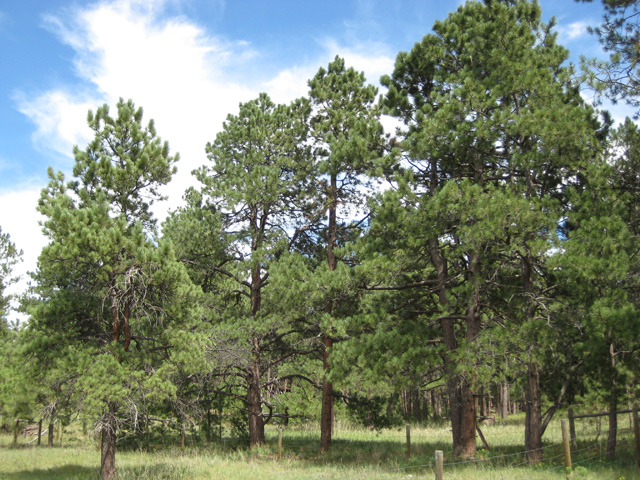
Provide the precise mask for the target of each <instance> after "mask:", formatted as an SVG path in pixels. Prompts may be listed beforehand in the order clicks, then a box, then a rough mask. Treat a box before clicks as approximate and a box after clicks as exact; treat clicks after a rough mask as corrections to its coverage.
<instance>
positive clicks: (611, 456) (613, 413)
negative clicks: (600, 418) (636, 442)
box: [607, 343, 618, 462]
mask: <svg viewBox="0 0 640 480" xmlns="http://www.w3.org/2000/svg"><path fill="white" fill-rule="evenodd" d="M609 353H610V362H611V364H610V365H611V384H610V389H611V390H610V393H609V438H608V439H607V461H609V462H611V461H613V460H615V458H616V443H617V437H618V413H617V410H618V384H617V381H616V356H615V346H614V344H613V343H611V344H610V345H609Z"/></svg>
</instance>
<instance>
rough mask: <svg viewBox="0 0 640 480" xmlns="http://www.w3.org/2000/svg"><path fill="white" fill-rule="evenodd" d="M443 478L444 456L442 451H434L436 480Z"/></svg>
mask: <svg viewBox="0 0 640 480" xmlns="http://www.w3.org/2000/svg"><path fill="white" fill-rule="evenodd" d="M443 478H444V455H443V453H442V450H436V480H443Z"/></svg>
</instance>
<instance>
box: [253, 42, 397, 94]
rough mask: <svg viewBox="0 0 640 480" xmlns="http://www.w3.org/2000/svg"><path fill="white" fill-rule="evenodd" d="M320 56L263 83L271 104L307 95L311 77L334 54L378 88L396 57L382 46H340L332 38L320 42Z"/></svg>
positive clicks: (325, 65)
mask: <svg viewBox="0 0 640 480" xmlns="http://www.w3.org/2000/svg"><path fill="white" fill-rule="evenodd" d="M320 44H321V45H322V46H323V50H324V51H323V53H322V54H321V55H320V57H318V58H316V59H313V60H312V61H307V62H306V63H304V64H302V65H296V66H293V67H290V68H287V69H284V70H282V71H281V72H279V73H278V75H276V76H275V77H274V78H273V79H270V80H269V81H267V82H265V83H264V84H263V89H264V90H265V91H266V92H267V93H268V94H269V96H270V97H271V98H272V100H273V101H275V102H277V103H286V102H290V101H291V100H293V99H295V98H298V97H301V96H304V95H306V94H307V92H308V86H307V82H308V81H309V80H310V79H311V78H313V76H314V75H315V74H316V73H317V72H318V70H319V69H320V67H324V68H326V67H327V65H328V64H329V63H330V62H332V61H333V59H334V58H335V57H336V55H339V56H340V57H342V58H344V61H345V66H346V67H347V68H349V67H353V68H355V69H356V70H357V71H359V72H364V74H365V77H366V79H367V82H368V83H371V84H373V85H376V86H379V85H380V77H381V76H382V75H384V74H389V73H391V72H392V71H393V66H394V62H395V58H394V57H392V56H391V55H390V54H388V53H387V50H388V48H387V47H386V46H384V45H379V44H375V45H371V44H361V45H356V46H344V45H340V44H339V43H338V42H337V41H336V40H335V39H332V38H326V39H323V40H322V41H320Z"/></svg>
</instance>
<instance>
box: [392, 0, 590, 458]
mask: <svg viewBox="0 0 640 480" xmlns="http://www.w3.org/2000/svg"><path fill="white" fill-rule="evenodd" d="M540 15H541V14H540V8H539V6H538V5H537V4H535V3H529V2H525V1H518V2H509V3H505V2H485V4H481V3H476V2H469V3H467V4H465V5H464V6H462V7H460V8H459V9H458V10H457V11H456V12H454V13H452V14H450V15H449V17H448V18H447V19H446V20H444V21H442V22H436V23H435V25H434V27H433V30H434V33H433V34H430V35H427V36H425V37H424V39H423V40H422V41H421V42H419V43H417V44H416V45H415V47H414V48H413V49H412V51H411V52H409V53H400V54H399V55H398V57H397V60H396V66H395V71H394V73H393V75H392V76H391V77H385V78H383V83H384V84H385V85H386V86H388V87H389V93H388V95H387V98H386V104H387V106H388V108H389V112H390V113H392V114H394V115H396V116H397V117H398V118H400V119H401V120H402V121H403V122H404V124H405V126H406V129H405V130H404V131H403V132H402V136H403V137H404V138H403V141H402V146H403V148H404V149H405V151H406V155H407V160H408V162H409V163H410V165H411V169H410V170H411V172H410V173H411V175H410V176H409V177H408V180H407V184H408V186H409V187H410V189H411V190H412V193H411V195H410V197H408V198H409V200H410V201H409V202H408V203H407V204H408V205H414V208H415V209H416V214H417V215H418V217H417V219H416V220H414V221H412V224H414V225H416V224H417V225H422V228H421V230H422V231H421V232H420V233H419V235H420V237H419V238H422V241H421V242H419V243H418V245H416V247H418V246H419V245H420V244H421V245H422V246H421V247H419V248H420V250H418V251H417V252H416V253H415V254H414V255H413V256H414V258H423V259H425V261H426V262H427V264H426V265H425V266H424V267H423V268H422V270H423V271H424V272H425V275H427V276H428V278H427V279H426V280H425V282H426V283H429V281H430V282H432V283H433V285H430V286H429V287H430V290H429V291H428V292H433V294H434V295H435V299H436V300H435V302H434V303H435V304H436V305H437V309H436V310H435V311H434V312H433V313H432V314H431V317H430V318H431V321H433V320H437V322H438V323H439V325H440V328H441V335H442V339H443V341H444V345H445V346H446V351H445V352H444V362H445V365H446V366H447V367H446V368H447V373H448V381H447V386H448V396H449V402H450V410H451V417H452V430H453V442H454V449H455V450H456V452H458V453H459V454H461V455H462V456H464V457H473V455H474V454H475V445H476V443H475V426H476V406H475V399H474V395H475V394H476V393H477V391H476V389H477V388H478V386H479V385H478V384H477V375H476V373H475V371H476V368H477V367H478V361H480V360H479V358H480V357H479V356H481V351H480V350H477V347H478V346H480V345H482V342H481V341H479V340H481V335H483V332H487V331H488V330H487V329H488V328H489V327H491V326H494V325H495V324H494V322H493V321H494V320H499V319H500V316H499V315H496V313H497V312H492V311H491V308H495V306H496V304H495V303H493V302H492V301H491V299H492V298H496V297H498V298H503V299H504V298H510V297H509V296H506V297H505V295H504V294H503V295H497V293H499V292H500V291H501V290H502V289H503V288H504V285H509V286H510V288H513V289H515V292H513V293H516V294H517V297H518V298H519V301H520V302H521V303H522V310H521V311H522V312H523V313H522V315H521V316H520V318H518V319H514V320H513V321H516V322H519V323H521V324H526V323H528V322H530V321H533V320H535V319H536V318H537V314H538V312H539V309H541V308H543V305H542V304H541V303H540V302H538V301H537V300H536V299H539V298H547V297H545V296H544V295H539V294H538V293H539V292H543V291H545V290H546V289H548V288H549V285H546V284H545V283H546V277H545V276H544V274H543V273H542V272H544V268H543V267H544V261H545V258H546V257H545V256H546V253H547V252H548V251H549V249H550V248H551V245H552V244H551V243H550V240H551V239H552V236H553V232H554V224H555V222H557V221H558V220H559V219H560V218H561V215H562V203H563V199H564V197H563V189H564V186H565V185H566V184H567V183H570V182H571V181H572V178H573V175H575V173H576V171H577V169H578V168H579V167H580V166H581V165H584V164H585V163H586V162H588V159H589V158H591V157H592V156H593V155H594V154H595V152H597V149H598V147H599V144H598V142H597V141H596V140H595V137H594V129H595V128H594V127H595V124H594V122H593V119H592V112H591V111H590V110H589V109H588V108H587V107H585V106H584V104H583V102H582V100H581V99H580V97H579V95H578V94H577V90H576V89H575V88H574V86H573V85H572V84H571V82H570V70H568V69H567V68H563V67H562V64H563V63H564V62H565V61H566V58H567V51H566V50H565V49H564V48H562V47H560V46H558V45H557V44H556V43H555V35H554V34H553V32H552V31H551V27H550V26H548V25H544V24H542V23H541V21H540ZM503 293H504V292H503ZM429 294H431V293H429ZM511 313H512V312H511ZM499 323H500V322H497V324H498V325H499ZM530 340H533V339H530ZM529 345H530V347H531V348H528V349H526V350H527V351H526V352H523V353H524V354H525V355H524V356H523V358H524V357H528V360H526V363H527V364H528V368H527V370H528V372H529V373H528V377H529V382H528V383H529V385H530V389H529V391H528V393H527V402H526V406H527V429H526V430H527V431H526V434H525V443H526V445H527V450H528V451H530V452H532V453H530V455H529V456H530V459H531V460H532V461H534V462H535V461H538V460H539V459H540V458H541V454H542V450H541V436H542V433H543V430H542V426H541V425H542V423H541V414H540V408H541V403H540V402H541V399H540V390H539V371H538V369H539V361H538V359H537V357H536V352H537V351H539V348H540V346H536V344H535V341H531V343H530V344H529Z"/></svg>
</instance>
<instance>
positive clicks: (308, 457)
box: [0, 417, 640, 480]
mask: <svg viewBox="0 0 640 480" xmlns="http://www.w3.org/2000/svg"><path fill="white" fill-rule="evenodd" d="M522 424H523V421H522V418H521V417H513V418H510V419H509V420H508V421H503V422H499V423H497V424H495V425H492V426H486V427H482V430H483V433H484V435H485V437H486V439H487V442H488V443H489V445H490V447H491V449H490V450H486V449H484V448H480V447H481V443H480V441H479V440H478V442H479V444H478V445H479V450H478V454H477V457H476V461H475V462H461V461H460V460H457V459H455V458H453V457H452V455H451V446H450V443H451V438H450V437H451V433H450V431H449V429H448V426H447V425H442V426H439V427H436V426H433V427H429V428H426V427H418V426H412V429H411V446H412V448H411V458H410V459H407V456H406V453H407V450H406V433H405V428H404V427H402V428H398V429H388V430H384V431H381V432H378V433H376V432H371V431H368V430H364V429H361V428H353V427H349V426H348V425H343V424H340V423H339V424H338V425H337V428H336V432H335V435H334V442H333V446H332V449H331V451H330V452H328V453H324V454H321V453H319V452H318V447H319V432H318V430H317V429H316V428H310V427H289V428H287V429H286V430H285V431H284V435H283V452H282V458H281V459H280V460H278V456H277V435H278V433H277V429H276V428H275V427H273V426H268V428H267V437H268V438H267V439H268V444H267V445H266V446H264V447H261V448H258V449H254V450H251V451H249V450H246V449H243V448H238V447H237V445H236V444H235V442H234V441H233V440H232V439H225V441H224V442H219V443H213V444H210V445H203V444H202V443H194V442H193V441H189V440H191V439H188V441H187V448H185V450H184V451H181V450H180V448H178V447H176V446H175V445H178V444H179V439H178V438H168V439H167V441H166V444H173V445H174V446H161V445H155V446H153V448H151V449H150V450H149V451H147V452H144V451H139V450H125V449H120V450H119V451H118V452H117V455H116V470H117V478H119V479H141V480H145V479H149V480H152V479H153V480H156V479H166V480H173V479H175V480H182V479H193V480H204V479H212V478H224V479H238V480H243V479H247V480H249V479H251V480H253V479H256V478H260V479H267V480H268V479H274V480H293V479H309V480H311V479H313V480H321V479H383V480H384V479H409V478H413V479H418V478H430V479H431V478H434V473H433V463H434V456H435V451H436V450H443V451H444V452H445V453H444V455H445V467H444V478H445V480H462V479H465V480H480V479H487V480H500V479H504V480H525V479H526V480H559V479H565V473H564V459H563V453H562V447H561V431H560V424H559V421H558V422H554V423H552V424H551V425H550V426H549V428H548V430H547V433H546V434H545V437H544V442H545V460H544V461H543V463H542V464H540V465H538V466H536V467H531V466H529V465H528V464H527V462H526V459H525V457H524V454H523V453H522V451H523V450H524V448H523V447H522V443H523V431H524V429H523V425H522ZM622 426H625V425H624V424H622V423H621V427H622ZM576 430H577V436H578V439H579V443H578V448H577V450H576V453H574V466H575V468H574V473H573V475H572V477H571V478H572V479H576V480H578V479H586V480H634V479H638V480H640V472H639V471H638V470H637V469H636V468H635V453H634V452H635V446H634V443H633V436H632V435H630V434H628V433H625V432H623V433H622V435H621V436H622V437H624V438H627V439H629V440H628V441H625V442H621V444H620V447H619V453H618V458H619V459H618V460H617V461H615V462H611V463H609V462H605V461H604V454H603V452H602V445H603V443H602V441H603V440H604V441H606V434H602V433H601V435H600V437H599V438H598V441H596V440H595V425H591V424H588V423H586V422H585V423H584V424H577V425H576ZM43 440H44V439H43ZM12 441H13V437H12V436H10V435H0V479H2V480H36V479H38V480H40V479H47V480H53V479H60V480H63V479H64V480H68V479H78V480H80V479H83V480H84V479H97V478H98V469H99V465H100V454H99V452H98V449H97V442H96V441H95V440H94V439H92V438H85V437H84V436H83V435H82V434H79V433H78V431H77V430H76V429H75V428H74V427H73V426H72V427H67V428H66V429H65V433H64V435H63V446H62V447H59V446H56V447H54V448H49V447H45V446H41V447H35V446H34V444H31V445H27V444H26V442H27V440H25V439H23V438H22V437H21V438H20V440H19V445H18V446H17V447H14V446H12V445H11V444H12Z"/></svg>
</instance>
